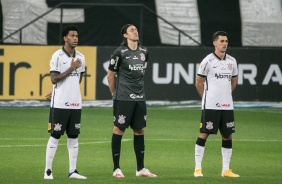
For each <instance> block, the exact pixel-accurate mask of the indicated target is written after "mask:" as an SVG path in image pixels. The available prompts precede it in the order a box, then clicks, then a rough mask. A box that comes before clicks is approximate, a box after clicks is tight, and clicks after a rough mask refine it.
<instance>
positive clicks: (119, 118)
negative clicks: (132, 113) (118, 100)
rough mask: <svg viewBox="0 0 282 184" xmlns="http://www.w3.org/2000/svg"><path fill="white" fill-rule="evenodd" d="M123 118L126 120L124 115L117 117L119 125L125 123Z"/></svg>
mask: <svg viewBox="0 0 282 184" xmlns="http://www.w3.org/2000/svg"><path fill="white" fill-rule="evenodd" d="M125 118H126V116H124V115H120V116H118V123H119V124H124V123H125Z"/></svg>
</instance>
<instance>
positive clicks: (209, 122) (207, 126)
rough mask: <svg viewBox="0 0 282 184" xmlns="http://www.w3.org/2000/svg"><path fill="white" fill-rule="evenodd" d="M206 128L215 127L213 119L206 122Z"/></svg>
mask: <svg viewBox="0 0 282 184" xmlns="http://www.w3.org/2000/svg"><path fill="white" fill-rule="evenodd" d="M206 129H208V130H211V129H213V122H211V121H208V122H206Z"/></svg>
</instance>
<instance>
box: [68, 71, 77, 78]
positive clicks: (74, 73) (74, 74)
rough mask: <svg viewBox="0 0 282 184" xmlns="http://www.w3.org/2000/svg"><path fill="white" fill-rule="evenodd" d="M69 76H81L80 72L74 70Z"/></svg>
mask: <svg viewBox="0 0 282 184" xmlns="http://www.w3.org/2000/svg"><path fill="white" fill-rule="evenodd" d="M69 77H79V73H77V72H72V73H71V74H69Z"/></svg>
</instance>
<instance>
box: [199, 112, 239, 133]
mask: <svg viewBox="0 0 282 184" xmlns="http://www.w3.org/2000/svg"><path fill="white" fill-rule="evenodd" d="M218 129H219V130H220V133H221V134H222V135H229V134H231V133H234V132H235V120H234V111H233V110H211V109H205V110H202V116H201V123H200V132H201V133H208V134H217V131H218Z"/></svg>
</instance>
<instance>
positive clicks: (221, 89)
mask: <svg viewBox="0 0 282 184" xmlns="http://www.w3.org/2000/svg"><path fill="white" fill-rule="evenodd" d="M197 74H198V75H202V76H206V81H205V84H204V85H205V90H204V94H203V98H202V109H204V108H205V109H221V110H231V109H233V99H232V90H231V78H232V77H233V76H237V75H238V68H237V62H236V59H235V58H233V57H232V56H230V55H228V54H226V57H225V60H221V59H219V58H218V57H216V56H215V55H214V53H211V54H209V55H207V56H206V57H205V58H204V59H203V61H202V62H201V64H200V67H199V70H198V73H197Z"/></svg>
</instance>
